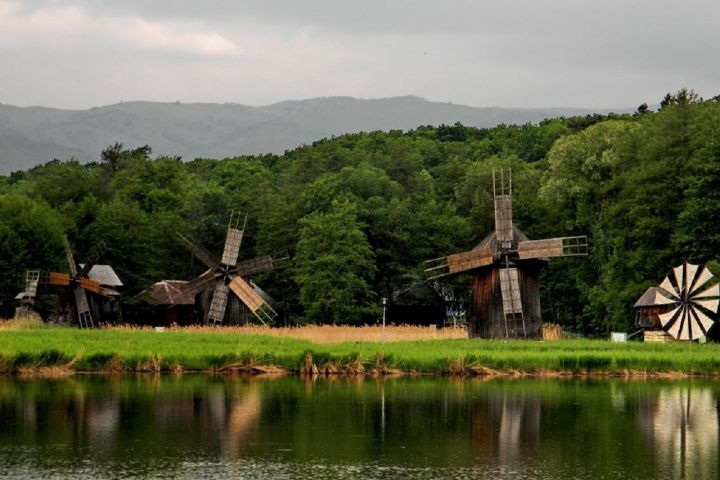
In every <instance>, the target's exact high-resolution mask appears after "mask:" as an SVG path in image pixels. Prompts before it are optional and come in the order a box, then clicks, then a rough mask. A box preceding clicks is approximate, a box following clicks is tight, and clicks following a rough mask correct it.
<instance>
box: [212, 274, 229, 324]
mask: <svg viewBox="0 0 720 480" xmlns="http://www.w3.org/2000/svg"><path fill="white" fill-rule="evenodd" d="M227 302H228V287H227V285H225V279H224V278H219V279H217V283H216V284H215V291H214V292H213V297H212V301H211V302H210V310H209V311H208V320H210V321H211V322H214V323H222V321H223V320H224V319H225V309H226V308H227Z"/></svg>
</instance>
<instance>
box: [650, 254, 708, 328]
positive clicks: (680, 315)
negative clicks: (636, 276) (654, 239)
mask: <svg viewBox="0 0 720 480" xmlns="http://www.w3.org/2000/svg"><path fill="white" fill-rule="evenodd" d="M712 277H713V275H712V273H711V272H710V270H709V269H708V268H707V267H705V266H700V265H693V264H691V263H683V264H682V265H679V266H677V267H675V268H673V275H672V278H673V279H674V280H675V283H674V284H673V281H672V280H671V279H670V277H666V278H665V279H664V280H663V281H662V283H661V284H660V287H659V288H660V290H661V292H662V293H660V292H658V293H656V295H655V305H659V306H662V305H675V308H673V309H671V310H670V311H668V312H665V313H662V314H660V315H658V318H659V319H660V322H661V324H662V326H663V328H664V329H665V330H666V331H667V332H668V333H669V334H670V335H672V336H673V337H674V338H676V339H678V340H695V339H698V338H701V337H704V336H705V335H706V334H707V332H708V330H709V329H710V328H711V327H712V325H713V324H714V320H713V319H712V318H711V317H710V315H708V313H710V314H712V315H713V316H714V315H716V314H717V312H718V308H719V307H720V298H719V297H720V284H715V285H713V286H711V287H709V288H707V289H705V290H703V291H699V290H700V289H701V288H702V287H703V285H705V284H706V283H707V282H708V281H709V280H710V279H711V278H712Z"/></svg>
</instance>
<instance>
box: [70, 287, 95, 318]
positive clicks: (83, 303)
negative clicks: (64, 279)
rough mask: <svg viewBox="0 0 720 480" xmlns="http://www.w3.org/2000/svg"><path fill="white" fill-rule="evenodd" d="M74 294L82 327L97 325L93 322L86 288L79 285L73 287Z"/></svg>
mask: <svg viewBox="0 0 720 480" xmlns="http://www.w3.org/2000/svg"><path fill="white" fill-rule="evenodd" d="M73 295H74V296H75V310H76V313H77V321H78V324H79V325H80V328H93V327H94V326H95V325H94V324H93V318H92V314H91V313H90V306H89V305H88V301H87V295H86V294H85V289H83V288H82V287H81V286H77V287H75V288H74V289H73Z"/></svg>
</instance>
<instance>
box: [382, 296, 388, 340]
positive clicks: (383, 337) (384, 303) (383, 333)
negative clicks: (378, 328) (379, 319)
mask: <svg viewBox="0 0 720 480" xmlns="http://www.w3.org/2000/svg"><path fill="white" fill-rule="evenodd" d="M382 306H383V324H382V343H383V345H385V307H387V298H385V297H383V299H382Z"/></svg>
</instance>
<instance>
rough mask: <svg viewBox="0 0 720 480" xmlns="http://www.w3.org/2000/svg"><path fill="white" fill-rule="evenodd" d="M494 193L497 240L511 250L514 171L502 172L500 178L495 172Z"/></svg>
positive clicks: (503, 246)
mask: <svg viewBox="0 0 720 480" xmlns="http://www.w3.org/2000/svg"><path fill="white" fill-rule="evenodd" d="M493 193H494V197H495V199H494V200H495V202H494V203H495V239H496V240H497V241H498V242H499V243H500V244H501V246H502V248H510V246H511V245H512V241H513V224H512V216H513V215H512V171H511V170H510V169H508V170H507V173H506V172H505V171H504V170H502V169H501V170H500V175H499V178H498V177H496V175H495V171H494V170H493Z"/></svg>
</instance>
